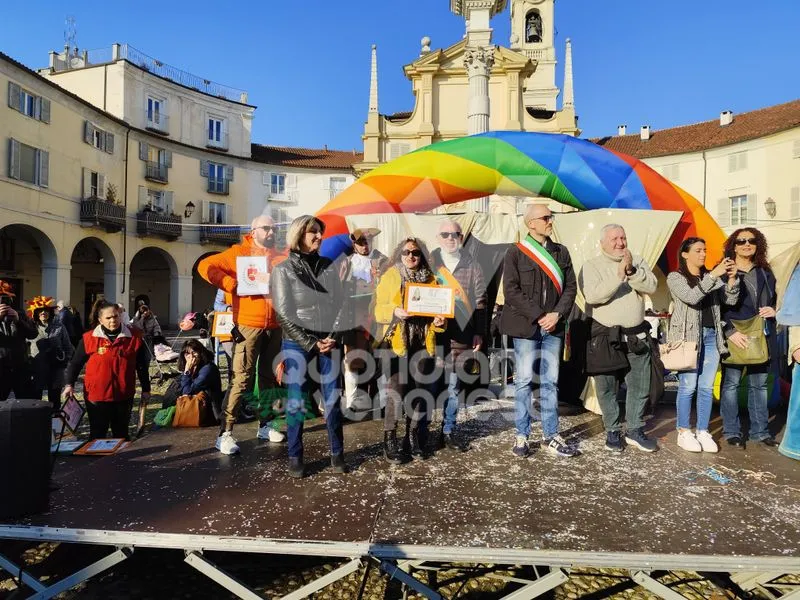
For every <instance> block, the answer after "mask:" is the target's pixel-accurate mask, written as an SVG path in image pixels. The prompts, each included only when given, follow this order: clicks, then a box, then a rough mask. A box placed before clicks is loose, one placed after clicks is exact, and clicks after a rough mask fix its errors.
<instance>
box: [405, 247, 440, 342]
mask: <svg viewBox="0 0 800 600" xmlns="http://www.w3.org/2000/svg"><path fill="white" fill-rule="evenodd" d="M397 270H398V271H400V279H401V283H400V297H401V298H402V297H404V296H405V291H406V284H408V283H430V281H431V279H433V273H432V272H431V270H430V269H429V268H428V267H420V268H419V269H415V270H411V269H409V268H408V267H406V266H405V265H404V264H403V263H402V262H399V263H398V264H397ZM430 322H431V319H430V317H409V318H407V319H406V320H405V321H400V322H399V323H398V327H400V331H401V333H402V336H403V343H404V344H405V347H406V349H407V352H408V353H409V354H410V353H412V352H414V351H415V350H417V349H419V348H424V347H425V336H426V329H427V326H428V324H429V323H430Z"/></svg>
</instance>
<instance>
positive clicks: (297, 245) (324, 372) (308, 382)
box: [272, 215, 347, 478]
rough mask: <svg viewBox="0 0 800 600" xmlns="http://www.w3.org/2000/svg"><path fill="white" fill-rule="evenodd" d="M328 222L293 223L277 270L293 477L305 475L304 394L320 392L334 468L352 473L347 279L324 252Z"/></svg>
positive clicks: (275, 293) (275, 298) (274, 296)
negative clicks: (345, 357) (345, 374)
mask: <svg viewBox="0 0 800 600" xmlns="http://www.w3.org/2000/svg"><path fill="white" fill-rule="evenodd" d="M323 233H325V224H324V223H323V222H322V221H320V220H319V219H318V218H317V217H313V216H311V215H304V216H302V217H297V218H296V219H295V220H294V221H292V224H291V225H290V226H289V231H288V233H287V242H288V244H289V250H290V251H289V257H288V258H287V259H286V260H285V261H283V262H282V263H280V264H279V265H277V266H276V267H275V270H274V271H273V272H272V303H273V306H274V307H275V312H276V314H277V316H278V321H279V322H280V324H281V327H282V328H283V341H282V343H281V357H282V358H283V383H285V384H286V387H287V391H288V401H287V404H286V423H287V429H286V434H287V437H288V443H289V470H288V473H289V476H290V477H297V478H300V477H303V475H304V474H305V470H304V465H303V421H304V420H305V418H306V415H307V414H308V412H309V411H308V410H307V409H306V405H305V401H304V397H309V398H312V397H313V396H312V393H313V392H316V391H319V392H321V394H322V400H323V402H324V405H325V425H326V426H327V429H328V442H329V444H330V453H331V467H332V468H333V471H334V472H335V473H346V472H347V467H346V465H345V462H344V432H343V430H342V406H341V394H340V390H339V389H338V387H337V384H338V381H339V365H340V364H341V354H340V353H339V352H338V351H337V350H336V348H337V345H338V343H339V342H338V341H337V339H336V338H337V329H338V327H339V324H338V318H339V312H340V310H341V307H342V304H343V297H342V296H343V295H342V282H341V281H340V279H339V274H338V272H337V271H336V269H335V268H334V267H333V266H332V262H331V260H330V259H328V258H326V257H324V256H320V254H319V249H320V246H321V244H322V234H323Z"/></svg>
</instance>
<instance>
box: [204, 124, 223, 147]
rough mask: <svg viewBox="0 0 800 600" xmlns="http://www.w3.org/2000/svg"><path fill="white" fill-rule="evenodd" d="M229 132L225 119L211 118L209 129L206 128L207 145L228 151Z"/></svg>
mask: <svg viewBox="0 0 800 600" xmlns="http://www.w3.org/2000/svg"><path fill="white" fill-rule="evenodd" d="M227 130H228V128H227V126H226V123H225V119H222V118H219V117H213V116H209V117H208V127H207V128H206V145H207V146H210V147H212V148H222V149H226V148H227V147H228V131H227Z"/></svg>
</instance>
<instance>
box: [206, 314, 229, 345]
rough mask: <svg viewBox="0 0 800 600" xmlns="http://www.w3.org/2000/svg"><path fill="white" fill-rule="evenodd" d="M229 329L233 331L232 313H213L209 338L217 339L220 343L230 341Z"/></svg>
mask: <svg viewBox="0 0 800 600" xmlns="http://www.w3.org/2000/svg"><path fill="white" fill-rule="evenodd" d="M231 329H233V313H232V312H215V313H214V320H213V321H212V326H211V337H215V338H219V341H220V342H229V341H231Z"/></svg>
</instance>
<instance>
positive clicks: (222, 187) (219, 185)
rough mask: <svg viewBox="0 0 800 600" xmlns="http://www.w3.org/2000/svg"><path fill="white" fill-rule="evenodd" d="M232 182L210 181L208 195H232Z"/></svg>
mask: <svg viewBox="0 0 800 600" xmlns="http://www.w3.org/2000/svg"><path fill="white" fill-rule="evenodd" d="M230 183H231V182H230V181H228V180H227V179H209V180H208V193H209V194H223V195H226V196H227V195H228V194H229V193H230Z"/></svg>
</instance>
